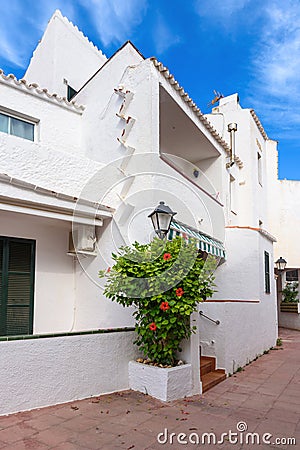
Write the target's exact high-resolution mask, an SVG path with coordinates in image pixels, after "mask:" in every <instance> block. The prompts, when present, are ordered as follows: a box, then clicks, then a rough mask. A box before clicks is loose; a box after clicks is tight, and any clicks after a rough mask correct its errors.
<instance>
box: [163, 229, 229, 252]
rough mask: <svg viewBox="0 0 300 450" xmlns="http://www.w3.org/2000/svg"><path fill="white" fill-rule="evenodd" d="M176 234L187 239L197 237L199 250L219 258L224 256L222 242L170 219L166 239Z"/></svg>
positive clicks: (172, 237)
mask: <svg viewBox="0 0 300 450" xmlns="http://www.w3.org/2000/svg"><path fill="white" fill-rule="evenodd" d="M177 236H181V237H183V238H184V239H186V240H187V241H189V240H190V239H191V238H194V239H197V246H198V249H199V250H202V251H203V252H206V253H210V254H211V255H214V256H218V257H220V258H224V259H225V258H226V251H225V248H224V246H223V244H222V242H220V241H217V240H216V239H213V238H212V237H210V236H207V235H206V234H203V233H200V231H196V230H194V229H192V228H189V227H188V226H187V225H183V224H181V223H178V222H175V221H172V222H171V226H170V231H169V234H168V239H169V241H171V240H172V239H174V238H175V237H177Z"/></svg>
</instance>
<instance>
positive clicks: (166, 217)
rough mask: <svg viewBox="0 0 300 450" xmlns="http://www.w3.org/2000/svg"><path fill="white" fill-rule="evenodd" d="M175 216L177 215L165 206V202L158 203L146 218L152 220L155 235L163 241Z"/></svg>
mask: <svg viewBox="0 0 300 450" xmlns="http://www.w3.org/2000/svg"><path fill="white" fill-rule="evenodd" d="M175 214H177V213H176V212H174V211H172V210H171V208H169V206H167V205H165V202H159V205H158V206H157V207H156V208H155V210H154V211H153V212H152V213H151V214H149V216H148V217H150V218H151V220H152V224H153V228H154V230H155V233H156V234H157V235H158V237H159V238H160V239H164V238H165V237H166V236H167V234H168V232H169V230H170V225H171V221H172V219H173V217H174V216H175Z"/></svg>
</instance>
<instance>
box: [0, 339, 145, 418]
mask: <svg viewBox="0 0 300 450" xmlns="http://www.w3.org/2000/svg"><path fill="white" fill-rule="evenodd" d="M133 340H134V333H133V332H120V333H109V334H94V335H82V336H65V337H53V338H42V339H28V340H18V341H9V342H3V341H1V342H0V380H1V386H5V389H1V393H0V415H3V414H9V413H14V412H18V411H25V410H28V409H33V408H40V407H43V406H49V405H54V404H57V403H64V402H70V401H72V400H76V399H82V398H86V397H91V396H97V395H100V394H105V393H109V392H114V391H120V390H124V389H128V388H129V384H128V362H129V361H130V360H131V359H134V357H135V356H136V353H135V349H134V346H133Z"/></svg>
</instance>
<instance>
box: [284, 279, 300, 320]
mask: <svg viewBox="0 0 300 450" xmlns="http://www.w3.org/2000/svg"><path fill="white" fill-rule="evenodd" d="M298 287H299V283H296V282H289V283H286V285H285V287H284V289H282V291H281V293H282V296H283V298H282V303H281V305H280V311H281V312H296V313H300V304H299V291H298Z"/></svg>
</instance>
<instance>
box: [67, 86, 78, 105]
mask: <svg viewBox="0 0 300 450" xmlns="http://www.w3.org/2000/svg"><path fill="white" fill-rule="evenodd" d="M76 94H77V91H75V89H73V88H72V87H71V86H69V85H68V91H67V99H68V102H70V101H71V100H72V98H73V97H75V95H76Z"/></svg>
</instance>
